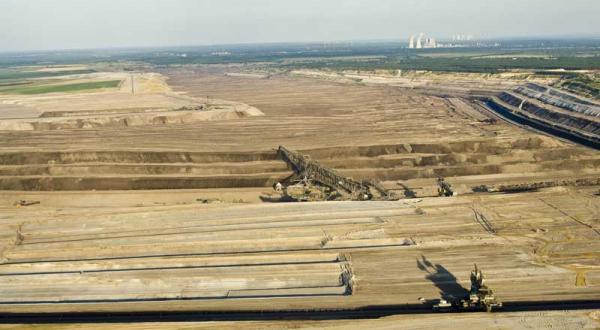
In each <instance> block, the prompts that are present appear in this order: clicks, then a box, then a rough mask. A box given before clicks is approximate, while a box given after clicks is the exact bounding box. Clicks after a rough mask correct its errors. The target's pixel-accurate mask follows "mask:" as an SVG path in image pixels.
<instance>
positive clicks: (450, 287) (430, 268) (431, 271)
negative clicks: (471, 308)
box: [417, 255, 469, 301]
mask: <svg viewBox="0 0 600 330" xmlns="http://www.w3.org/2000/svg"><path fill="white" fill-rule="evenodd" d="M417 267H418V268H419V269H420V270H422V271H424V272H427V275H426V276H425V278H426V279H428V280H430V281H431V282H432V283H433V284H434V285H435V286H436V287H437V288H438V289H439V290H440V296H441V298H442V299H444V300H449V301H451V300H455V299H456V298H461V297H464V296H466V295H468V294H469V290H468V289H466V288H464V287H463V286H462V285H460V283H458V280H457V278H456V276H454V274H452V273H451V272H450V271H448V270H447V269H446V268H445V267H444V266H442V265H440V264H433V263H431V262H430V261H429V260H427V258H426V257H425V256H423V255H421V260H419V259H417Z"/></svg>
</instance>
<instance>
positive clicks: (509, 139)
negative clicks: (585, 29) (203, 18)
mask: <svg viewBox="0 0 600 330" xmlns="http://www.w3.org/2000/svg"><path fill="white" fill-rule="evenodd" d="M161 74H163V75H164V76H165V77H169V83H170V84H171V88H172V90H174V91H176V92H177V93H179V92H186V93H187V94H186V95H188V96H186V97H192V98H199V99H201V98H203V97H204V98H205V97H206V96H209V98H210V99H223V100H231V101H232V102H239V103H243V104H247V105H249V106H251V107H255V108H257V109H260V110H261V111H262V113H264V116H248V117H244V118H237V119H235V118H234V119H231V120H225V121H203V122H194V123H189V122H188V123H186V122H180V123H172V124H169V125H140V126H132V127H126V128H124V127H111V126H102V127H95V128H88V129H71V128H66V129H61V130H57V129H46V130H33V131H0V187H1V188H2V189H3V191H2V192H1V193H0V228H1V230H0V251H1V252H0V253H1V256H2V260H3V263H2V264H0V273H2V275H3V276H0V288H2V297H0V311H3V312H10V311H21V312H27V311H55V312H59V311H123V310H127V311H156V310H177V311H181V310H191V311H198V310H238V309H242V310H256V309H259V310H260V309H269V310H279V309H307V308H341V307H359V306H368V305H385V304H419V303H420V300H419V298H423V299H425V300H426V301H429V300H435V299H439V298H440V296H445V295H449V294H450V295H460V294H463V293H464V292H465V288H467V287H468V285H469V278H468V276H469V272H470V270H471V268H472V267H473V263H477V264H478V265H479V266H480V267H481V268H482V269H483V270H484V273H485V274H486V275H487V276H488V284H489V285H490V286H491V287H492V288H493V289H494V290H495V292H496V294H497V295H498V297H499V298H500V299H501V300H504V301H530V300H537V301H554V300H559V299H572V300H597V299H598V298H599V297H600V269H599V268H598V267H600V265H599V260H600V256H599V254H598V251H600V246H599V245H598V242H599V240H598V235H599V234H598V230H599V219H600V216H599V205H600V203H599V202H598V195H597V192H598V187H593V186H592V187H555V188H550V189H542V190H539V191H534V192H527V193H517V194H479V193H478V194H475V193H472V189H471V188H472V187H473V186H476V185H480V184H499V183H505V182H507V181H508V182H511V183H515V182H516V183H518V182H523V181H530V180H553V179H557V178H560V179H564V178H594V177H598V172H599V170H600V155H599V154H598V153H597V152H596V151H594V150H590V149H587V148H583V147H580V146H576V145H573V144H570V143H567V142H564V141H561V140H558V139H555V138H552V137H549V136H544V135H539V134H535V133H531V132H529V131H525V130H523V129H520V128H517V127H514V126H511V125H509V124H507V123H504V122H497V123H490V122H488V121H486V120H485V119H486V118H487V117H486V115H485V114H484V113H481V112H479V111H478V109H477V108H476V107H475V106H473V105H472V104H469V103H468V102H466V101H465V100H464V99H462V98H461V97H460V96H457V97H456V98H454V99H450V100H448V99H445V98H441V97H436V96H431V95H423V94H421V93H419V92H417V91H414V90H406V89H402V88H398V87H394V86H388V85H385V84H378V85H366V86H364V85H357V84H346V83H340V82H336V81H324V80H321V79H309V78H306V77H298V76H293V77H290V76H273V77H270V78H267V77H262V76H243V77H242V76H238V75H225V74H224V72H223V71H222V70H216V71H213V69H206V68H179V69H176V70H169V71H166V72H161ZM117 100H118V99H117ZM63 102H65V101H63ZM67 103H68V102H67ZM126 103H127V102H124V104H126ZM133 103H135V102H132V103H130V104H131V105H133ZM55 108H56V105H55V106H53V109H55ZM278 145H285V146H287V147H289V148H292V149H297V150H302V152H304V153H306V154H309V155H311V157H313V158H315V159H317V160H318V161H319V162H321V163H322V164H323V165H325V166H329V167H331V168H335V169H336V170H337V171H339V172H340V173H341V174H343V175H346V176H352V177H354V178H357V179H360V178H372V179H377V180H380V181H383V182H384V184H385V185H386V187H388V188H392V189H397V190H398V191H402V188H401V186H400V185H398V182H400V183H403V184H405V185H406V186H409V187H410V188H412V189H415V190H416V191H417V192H418V196H420V197H419V198H417V199H410V200H409V199H407V200H400V201H397V202H367V203H364V202H323V203H298V204H266V203H258V195H259V194H261V193H263V192H265V191H269V187H270V185H271V184H272V183H273V182H274V181H275V180H280V179H282V178H284V177H285V176H287V175H289V174H290V171H289V169H288V168H287V166H286V164H285V163H283V162H281V161H280V160H278V159H277V158H276V157H275V155H274V152H273V149H274V148H276V147H277V146H278ZM438 175H443V176H445V177H447V178H448V180H449V182H451V183H452V184H453V185H454V186H455V187H456V189H457V191H459V195H458V196H457V197H453V198H434V197H426V196H432V195H433V194H434V192H435V178H436V177H437V176H438ZM183 188H189V189H183ZM42 190H50V191H47V192H46V191H42ZM19 199H26V200H37V201H40V202H41V203H40V204H36V205H32V206H26V207H20V208H17V207H15V206H13V205H12V203H13V202H14V201H16V200H19ZM204 200H207V201H206V203H205V202H204ZM482 219H483V220H482ZM485 224H487V225H485ZM490 227H491V229H490ZM350 293H351V294H350ZM181 298H188V299H189V300H181ZM209 298H210V299H209ZM132 299H133V301H131V300H132ZM165 299H166V300H165ZM141 300H144V301H141ZM9 303H10V304H9ZM34 303H35V304H34ZM504 315H505V314H498V315H491V316H490V315H485V316H481V317H477V320H473V319H472V317H471V316H469V315H457V316H450V315H448V316H445V315H444V316H443V317H439V316H436V317H428V316H427V317H423V318H422V319H421V318H419V320H418V322H419V323H411V322H414V317H412V318H411V317H408V316H406V317H404V316H398V317H394V318H385V319H381V320H375V321H372V322H375V323H374V325H373V326H379V327H381V328H386V327H388V328H394V327H395V326H396V324H397V322H406V323H404V324H405V325H406V327H410V326H413V327H415V328H417V327H419V328H428V327H429V328H432V327H436V328H439V326H440V324H441V323H442V322H447V321H448V320H450V319H452V320H454V319H456V320H457V322H459V323H460V322H464V323H465V324H466V323H467V322H469V321H472V322H481V323H479V324H481V327H484V328H486V327H488V326H489V327H493V326H496V327H497V328H503V327H504V328H515V327H516V328H518V327H527V326H532V327H534V328H536V327H550V326H556V327H558V328H561V327H563V328H564V327H567V328H568V327H571V326H576V325H577V326H579V328H581V327H582V326H587V327H590V326H592V327H593V325H594V323H593V322H595V321H592V320H591V318H590V317H589V316H588V315H589V312H569V313H563V314H561V312H548V313H545V312H544V313H541V314H527V313H526V314H522V315H520V314H517V313H511V314H506V315H505V316H504ZM594 315H596V314H594ZM336 322H339V321H331V323H328V322H325V323H310V322H303V323H302V324H300V323H296V324H293V323H292V325H291V326H299V327H309V328H310V326H313V327H325V326H329V327H344V326H348V324H344V323H339V324H338V323H336ZM354 322H356V323H354ZM360 322H363V321H352V323H351V325H352V326H359V325H360V324H361V323H360ZM364 322H365V323H364V324H365V327H366V326H367V324H370V323H369V321H364ZM421 322H425V323H421ZM544 322H546V323H544ZM561 322H562V323H561ZM334 323H335V324H334ZM411 324H412V325H411ZM222 325H223V324H201V325H192V324H190V325H182V326H183V327H188V326H189V327H194V326H201V327H204V326H208V327H210V326H213V327H219V326H222ZM234 325H235V326H240V327H241V328H242V329H243V328H244V327H249V328H252V327H253V326H254V327H255V328H261V327H267V328H268V327H269V326H270V327H274V328H278V326H281V324H277V323H272V324H263V323H239V324H232V326H234ZM156 326H157V327H160V326H161V325H156ZM286 326H287V325H286Z"/></svg>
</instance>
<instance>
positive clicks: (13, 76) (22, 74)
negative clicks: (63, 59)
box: [0, 69, 96, 81]
mask: <svg viewBox="0 0 600 330" xmlns="http://www.w3.org/2000/svg"><path fill="white" fill-rule="evenodd" d="M93 72H96V71H95V70H88V69H85V70H66V71H55V72H49V71H20V70H13V69H5V70H0V81H2V80H17V79H31V78H47V77H60V76H66V75H71V74H87V73H93Z"/></svg>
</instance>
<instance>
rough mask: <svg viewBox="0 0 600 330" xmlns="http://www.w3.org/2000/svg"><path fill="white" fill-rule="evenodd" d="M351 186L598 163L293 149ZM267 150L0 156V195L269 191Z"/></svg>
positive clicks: (534, 142) (442, 150)
mask: <svg viewBox="0 0 600 330" xmlns="http://www.w3.org/2000/svg"><path fill="white" fill-rule="evenodd" d="M301 152H302V153H303V154H306V155H309V156H310V157H312V158H313V159H315V160H317V161H319V162H320V163H321V164H322V165H324V166H327V167H329V168H333V169H335V170H337V171H338V172H339V173H340V174H341V175H344V176H347V177H352V178H355V179H358V180H362V179H374V180H379V181H393V180H411V179H425V178H436V177H438V176H444V177H460V176H473V175H492V174H502V173H508V174H510V173H520V172H524V171H525V172H536V171H561V170H565V169H574V170H578V171H581V172H586V173H588V174H589V173H594V172H595V171H596V169H598V168H599V167H600V159H598V158H596V157H594V155H593V154H591V153H589V152H586V151H584V150H581V149H573V148H566V147H562V146H561V145H560V144H557V142H556V141H553V140H549V139H545V138H543V137H533V138H527V139H512V140H487V141H485V140H484V141H481V140H471V141H456V142H448V143H423V144H388V145H374V146H353V147H350V146H345V147H330V148H318V149H309V150H301ZM291 173H292V171H291V169H290V168H288V165H287V164H286V163H285V162H283V161H282V160H280V159H278V156H277V153H276V151H275V150H271V151H256V152H177V151H162V152H161V151H64V152H46V151H44V152H41V151H40V152H35V151H27V152H4V153H0V189H2V190H23V191H52V190H145V189H213V188H249V187H257V188H258V187H265V188H266V187H271V186H272V185H273V184H274V183H276V182H277V181H280V180H283V179H284V178H286V177H288V176H289V175H291Z"/></svg>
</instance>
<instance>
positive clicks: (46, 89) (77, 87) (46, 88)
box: [0, 80, 121, 95]
mask: <svg viewBox="0 0 600 330" xmlns="http://www.w3.org/2000/svg"><path fill="white" fill-rule="evenodd" d="M119 83H121V81H120V80H105V81H94V82H85V83H75V84H64V85H36V86H17V87H15V86H11V87H8V88H0V93H6V94H26V95H29V94H47V93H68V92H78V91H84V90H92V89H100V88H114V87H117V86H119Z"/></svg>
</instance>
